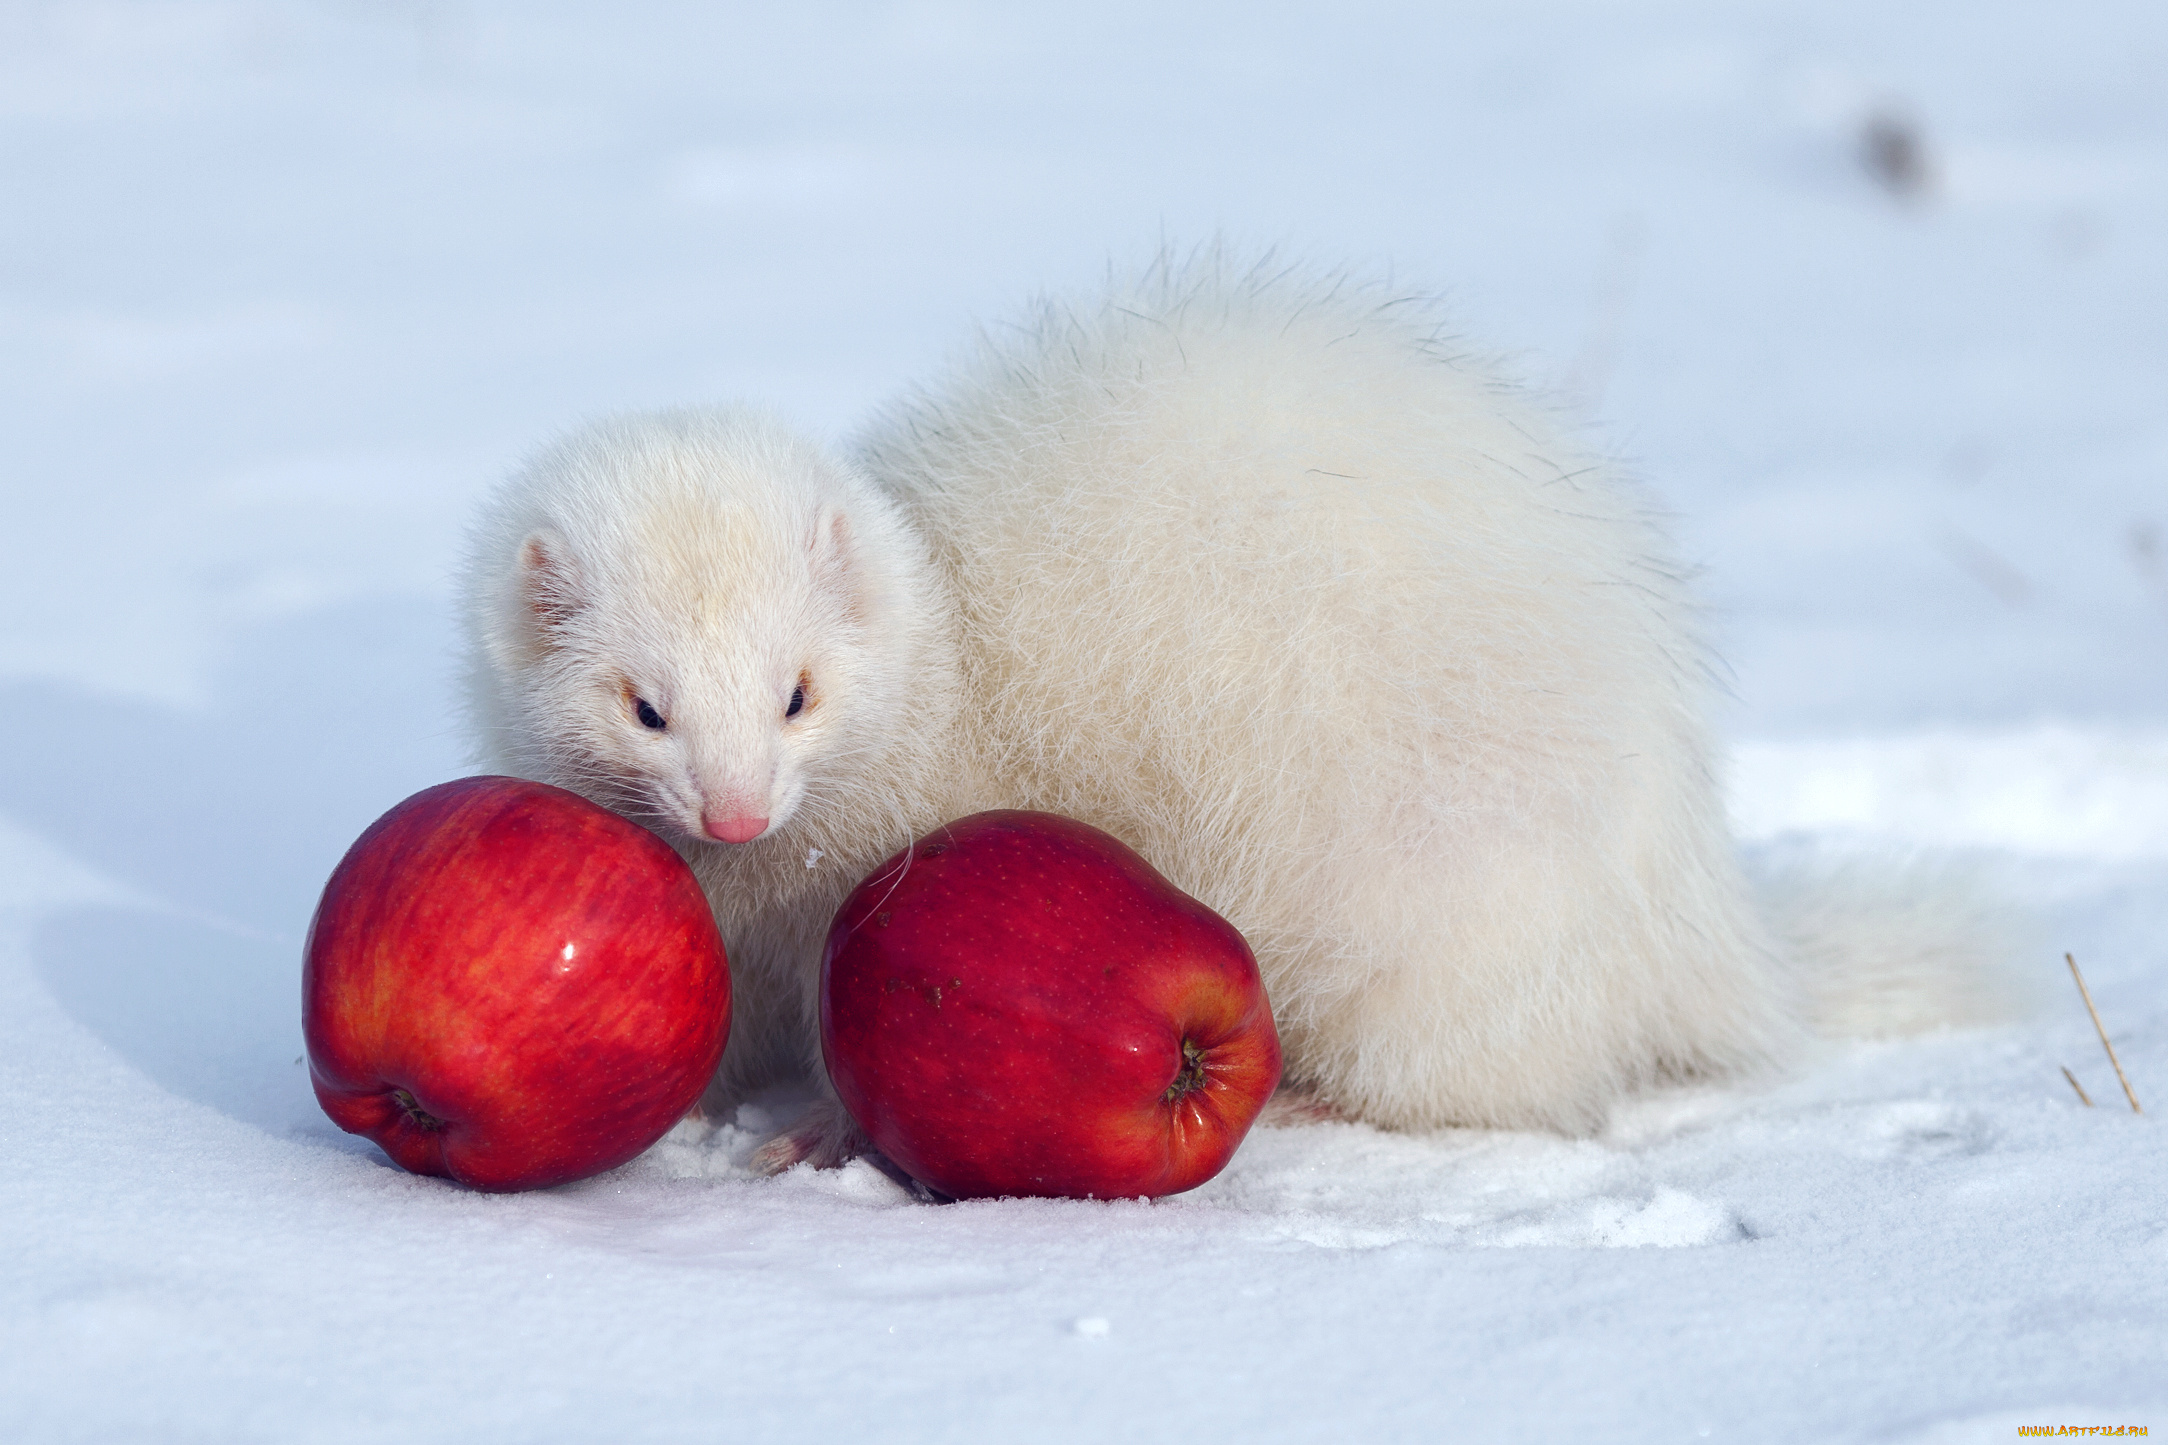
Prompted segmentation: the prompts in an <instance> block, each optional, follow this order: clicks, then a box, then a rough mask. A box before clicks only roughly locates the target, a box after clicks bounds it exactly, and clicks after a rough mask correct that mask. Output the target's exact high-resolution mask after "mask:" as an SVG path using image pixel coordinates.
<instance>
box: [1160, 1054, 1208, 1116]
mask: <svg viewBox="0 0 2168 1445" xmlns="http://www.w3.org/2000/svg"><path fill="white" fill-rule="evenodd" d="M1204 1076H1205V1067H1204V1050H1203V1049H1200V1048H1198V1047H1197V1043H1196V1041H1195V1040H1194V1039H1184V1040H1182V1068H1181V1071H1180V1072H1179V1073H1177V1074H1176V1075H1175V1076H1174V1082H1173V1083H1171V1084H1169V1085H1167V1092H1166V1093H1164V1094H1161V1095H1160V1096H1159V1102H1160V1103H1162V1104H1178V1103H1180V1102H1181V1101H1182V1098H1183V1096H1184V1095H1187V1094H1194V1093H1196V1092H1197V1091H1198V1090H1199V1089H1201V1088H1203V1087H1204Z"/></svg>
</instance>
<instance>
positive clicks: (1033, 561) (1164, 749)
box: [465, 256, 1985, 1132]
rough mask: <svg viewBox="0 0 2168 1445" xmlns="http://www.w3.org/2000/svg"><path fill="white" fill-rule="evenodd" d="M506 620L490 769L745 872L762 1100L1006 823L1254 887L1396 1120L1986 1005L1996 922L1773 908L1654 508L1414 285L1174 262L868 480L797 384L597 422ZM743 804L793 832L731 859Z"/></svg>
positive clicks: (1254, 911)
mask: <svg viewBox="0 0 2168 1445" xmlns="http://www.w3.org/2000/svg"><path fill="white" fill-rule="evenodd" d="M465 607H466V615H467V622H468V631H469V636H470V642H471V649H470V658H471V665H470V682H471V694H472V700H473V708H474V714H475V717H476V719H477V721H478V724H479V731H480V734H481V751H482V754H483V758H484V760H485V761H486V762H487V763H488V764H489V765H490V766H493V767H495V768H498V769H501V770H504V771H509V772H514V773H519V774H522V775H525V776H529V777H535V778H541V779H545V780H548V781H552V782H556V783H560V784H563V785H565V786H568V787H571V788H574V789H577V790H579V791H581V792H583V793H586V794H587V795H589V796H590V797H593V798H595V799H596V800H598V801H600V802H603V803H605V804H607V805H609V806H612V807H616V808H619V809H621V810H623V811H625V812H627V813H628V814H630V815H632V816H634V817H638V818H641V819H642V820H644V821H648V822H651V823H653V824H654V825H656V826H658V827H659V828H661V829H662V830H663V831H664V832H665V834H666V835H667V836H670V837H672V838H673V839H674V840H676V841H677V843H678V845H679V847H680V848H681V850H682V851H684V853H685V854H686V856H687V857H688V858H689V859H690V860H691V861H692V863H693V865H694V866H695V868H696V869H697V870H698V871H699V874H700V876H701V879H702V881H703V883H704V884H705V885H706V887H707V889H708V892H709V896H710V898H711V899H712V901H713V902H714V905H715V911H716V915H717V918H718V920H719V922H720V924H721V926H722V930H723V934H724V937H725V939H726V941H727V944H728V947H729V950H730V957H731V962H732V970H733V978H734V982H735V986H736V989H737V1022H736V1024H735V1025H734V1027H733V1034H732V1039H731V1042H730V1046H729V1050H728V1052H727V1054H726V1062H725V1066H724V1067H725V1075H724V1083H723V1087H724V1088H726V1089H742V1088H745V1087H748V1086H750V1085H752V1084H755V1083H757V1082H759V1081H761V1080H764V1079H767V1078H771V1077H774V1076H776V1075H778V1074H782V1073H790V1072H803V1071H809V1070H810V1071H812V1072H814V1073H816V1074H817V1072H818V1063H817V1060H818V1044H817V1040H816V1036H815V1026H814V1018H815V1015H814V1009H813V1003H814V998H815V990H816V987H817V973H818V966H819V959H820V944H821V940H822V938H823V936H824V934H825V930H826V927H827V923H828V919H829V917H830V915H831V914H832V912H833V911H834V909H835V907H836V906H837V904H838V903H839V902H840V900H841V899H842V897H843V895H844V894H845V893H846V892H848V891H849V889H850V888H851V887H852V886H853V884H855V883H856V881H857V880H858V879H859V878H861V877H862V876H864V874H865V873H867V872H868V871H869V870H870V869H871V868H872V867H873V866H875V864H877V863H878V862H879V860H880V859H881V858H883V857H884V856H886V855H887V854H889V853H890V852H892V851H894V850H896V849H897V848H899V847H901V846H902V845H903V844H904V843H905V842H906V841H908V840H909V839H910V838H912V837H913V836H916V835H918V834H922V833H924V832H925V831H927V830H928V829H930V828H931V827H933V826H934V825H936V824H938V823H940V822H943V821H945V820H947V819H949V818H952V817H955V816H957V815H959V814H962V813H965V812H970V811H973V810H975V809H978V808H983V807H993V806H1004V807H1027V808H1041V809H1047V810H1051V811H1054V812H1059V813H1066V814H1069V815H1072V816H1074V817H1078V818H1082V819H1085V820H1087V821H1089V822H1092V823H1095V824H1097V825H1099V826H1101V827H1103V828H1106V829H1108V830H1109V831H1111V832H1113V833H1114V834H1116V835H1117V836H1119V837H1121V838H1123V839H1125V840H1126V841H1128V842H1129V843H1131V844H1132V845H1134V846H1135V847H1137V848H1138V849H1139V850H1141V851H1142V852H1143V853H1144V855H1145V856H1146V857H1147V858H1149V859H1150V860H1151V861H1152V862H1153V863H1154V864H1155V865H1156V866H1157V867H1159V868H1160V869H1161V870H1162V871H1163V872H1165V873H1166V874H1167V875H1168V876H1169V877H1170V878H1171V879H1172V880H1173V881H1174V882H1175V883H1176V884H1178V885H1179V886H1180V887H1182V888H1183V889H1185V890H1187V891H1188V892H1190V893H1192V894H1194V895H1196V896H1197V897H1198V898H1200V899H1202V900H1203V901H1205V902H1206V903H1208V904H1209V905H1211V906H1212V907H1213V908H1215V909H1217V910H1218V911H1219V912H1221V913H1222V914H1224V915H1225V916H1226V917H1227V918H1228V919H1230V920H1231V921H1232V922H1233V923H1234V924H1235V925H1236V926H1237V927H1238V928H1240V929H1241V930H1242V932H1243V934H1244V935H1245V936H1247V937H1248V939H1249V940H1250V942H1251V944H1252V945H1253V947H1254V948H1255V950H1256V952H1257V956H1258V960H1259V962H1260V964H1261V965H1262V967H1263V970H1264V975H1265V979H1266V982H1267V984H1268V986H1269V989H1270V992H1271V998H1272V1004H1273V1010H1274V1014H1275V1017H1276V1018H1277V1020H1278V1023H1279V1027H1280V1031H1281V1037H1282V1039H1283V1042H1284V1044H1285V1047H1286V1056H1287V1061H1288V1078H1289V1081H1290V1083H1292V1084H1295V1085H1297V1086H1299V1087H1301V1088H1303V1089H1305V1090H1307V1091H1309V1092H1311V1093H1312V1094H1314V1095H1315V1096H1316V1097H1317V1098H1319V1099H1321V1100H1322V1101H1324V1102H1326V1103H1328V1104H1330V1105H1331V1106H1333V1107H1335V1108H1337V1109H1338V1110H1340V1111H1342V1112H1344V1113H1346V1114H1349V1115H1353V1116H1356V1117H1360V1118H1363V1119H1367V1120H1370V1121H1372V1122H1375V1123H1378V1124H1381V1125H1386V1126H1391V1127H1402V1128H1427V1127H1435V1126H1439V1125H1446V1124H1475V1125H1502V1126H1515V1127H1526V1126H1541V1127H1548V1128H1553V1129H1559V1130H1564V1131H1568V1132H1582V1131H1587V1130H1590V1129H1593V1128H1596V1127H1598V1126H1599V1125H1600V1124H1601V1122H1602V1119H1603V1117H1604V1115H1605V1113H1606V1111H1607V1109H1608V1107H1609V1105H1610V1104H1611V1103H1612V1101H1614V1100H1615V1099H1616V1098H1617V1097H1618V1096H1619V1095H1620V1094H1621V1093H1622V1092H1624V1091H1627V1090H1630V1089H1633V1088H1635V1087H1636V1086H1638V1085H1641V1084H1644V1083H1646V1082H1649V1081H1652V1080H1656V1079H1659V1078H1666V1077H1694V1076H1710V1075H1731V1074H1737V1073H1740V1072H1742V1071H1753V1070H1758V1069H1762V1068H1765V1067H1767V1066H1770V1065H1772V1064H1776V1063H1780V1062H1782V1061H1785V1060H1787V1059H1789V1058H1791V1057H1793V1056H1794V1055H1796V1053H1797V1052H1798V1051H1799V1049H1800V1048H1801V1046H1802V1045H1803V1043H1804V1042H1805V1041H1806V1039H1807V1038H1808V1037H1809V1036H1810V1034H1811V1033H1812V1032H1813V1030H1814V1029H1815V1028H1816V1027H1818V1026H1829V1027H1841V1028H1843V1029H1846V1030H1848V1031H1855V1032H1875V1031H1880V1030H1883V1029H1887V1028H1908V1027H1918V1026H1922V1025H1924V1024H1929V1023H1932V1022H1935V1021H1937V1020H1940V1019H1945V1018H1963V1017H1968V1016H1970V1015H1971V1014H1972V1013H1975V1012H1977V1010H1975V1009H1974V1008H1973V1006H1972V1005H1971V1004H1970V1003H1969V1002H1968V1000H1969V999H1970V998H1971V997H1972V996H1973V995H1975V994H1976V993H1978V992H1979V991H1980V988H1981V980H1982V979H1983V977H1984V976H1985V975H1984V973H1983V971H1982V970H1983V968H1984V967H1985V961H1984V960H1982V959H1981V958H1979V957H1977V956H1974V954H1971V953H1967V952H1966V950H1967V949H1970V948H1974V947H1975V946H1976V944H1977V940H1978V935H1977V934H1976V933H1975V934H1973V935H1971V937H1970V939H1969V941H1968V940H1957V939H1942V938H1937V937H1922V931H1921V930H1920V929H1918V928H1916V927H1915V928H1911V929H1909V930H1908V929H1907V928H1906V927H1905V926H1904V925H1905V924H1906V922H1907V916H1906V915H1905V909H1904V905H1901V904H1900V905H1898V906H1897V908H1896V913H1895V915H1893V914H1892V913H1891V912H1890V910H1888V909H1884V910H1882V911H1881V913H1880V914H1879V918H1880V923H1879V924H1878V925H1877V926H1876V928H1875V930H1874V931H1872V932H1870V931H1868V930H1867V929H1865V928H1864V927H1863V926H1859V925H1855V924H1854V923H1852V922H1850V921H1849V920H1848V918H1847V916H1844V915H1842V914H1841V913H1840V914H1839V915H1836V916H1832V917H1818V916H1817V909H1818V908H1820V907H1821V905H1820V904H1818V903H1817V902H1815V901H1814V900H1813V899H1812V898H1809V899H1807V900H1805V901H1799V902H1794V903H1792V904H1789V905H1787V906H1786V907H1784V908H1782V909H1780V910H1778V912H1777V913H1773V914H1765V912H1764V910H1763V908H1761V907H1759V906H1757V904H1756V903H1755V902H1754V900H1753V897H1752V895H1751V893H1750V890H1749V888H1748V886H1747V884H1746V882H1745V881H1744V879H1743V878H1742V876H1741V874H1740V870H1739V867H1738V865H1737V863H1736V861H1735V858H1734V853H1733V848H1732V843H1731V840H1730V838H1729V837H1728V835H1727V832H1726V827H1725V820H1724V814H1723V809H1722V806H1721V803H1720V800H1719V797H1718V789H1717V785H1716V782H1715V768H1714V764H1713V760H1712V745H1711V740H1710V737H1709V733H1708V727H1707V723H1706V721H1705V712H1706V702H1707V699H1708V695H1709V693H1710V690H1711V689H1710V683H1709V681H1708V679H1707V677H1706V676H1705V668H1704V660H1703V652H1702V649H1701V644H1700V642H1699V641H1698V639H1697V638H1696V636H1695V629H1694V625H1693V611H1692V605H1691V603H1690V601H1689V598H1688V595H1687V591H1686V589H1685V587H1684V586H1683V585H1682V582H1681V578H1680V573H1679V569H1678V568H1677V567H1676V566H1675V565H1674V564H1673V562H1672V561H1671V558H1670V549H1669V547H1668V545H1667V543H1666V541H1665V539H1664V538H1663V536H1662V535H1661V533H1660V531H1659V530H1658V528H1657V526H1656V525H1655V524H1654V523H1653V522H1652V520H1651V519H1650V517H1649V515H1648V512H1647V510H1646V505H1645V503H1644V501H1643V500H1642V498H1641V497H1640V496H1639V495H1638V493H1637V492H1636V491H1635V490H1634V489H1633V488H1632V487H1631V486H1630V485H1628V484H1627V483H1626V482H1624V481H1623V480H1622V479H1621V478H1620V477H1619V476H1618V475H1617V474H1616V472H1615V471H1614V470H1613V469H1612V468H1611V467H1610V466H1608V465H1606V464H1605V463H1604V461H1603V460H1601V459H1600V458H1598V457H1596V456H1594V455H1591V454H1590V453H1588V452H1586V451H1584V450H1583V449H1581V448H1580V447H1578V446H1576V445H1575V444H1574V443H1573V442H1572V441H1571V440H1570V439H1569V438H1568V436H1567V435H1566V434H1565V432H1564V430H1563V429H1562V428H1561V426H1560V425H1559V424H1558V423H1557V422H1556V421H1555V420H1554V418H1553V417H1551V416H1550V415H1548V414H1546V413H1545V412H1544V411H1543V410H1541V409H1540V408H1539V407H1537V406H1535V405H1532V404H1531V403H1530V402H1529V401H1528V400H1527V399H1526V398H1524V397H1523V396H1521V395H1520V394H1518V393H1517V392H1515V391H1514V390H1513V389H1512V388H1511V387H1509V386H1507V385H1505V384H1503V383H1502V382H1501V381H1500V380H1499V379H1498V378H1497V376H1496V375H1495V374H1494V373H1493V372H1492V371H1491V370H1490V369H1487V368H1486V367H1484V366H1482V365H1479V364H1477V363H1475V362H1473V361H1471V360H1469V359H1467V358H1464V357H1462V356H1460V355H1457V354H1455V353H1454V352H1452V351H1450V350H1448V349H1446V348H1445V347H1443V346H1442V345H1441V344H1440V343H1439V341H1438V340H1437V337H1436V333H1435V331H1434V330H1433V321H1432V319H1431V317H1430V315H1429V313H1428V311H1427V308H1425V307H1424V306H1422V305H1421V304H1418V303H1413V302H1406V301H1403V300H1401V299H1400V298H1397V297H1394V296H1392V295H1389V294H1387V293H1384V292H1381V291H1378V290H1374V289H1366V288H1364V287H1360V286H1355V285H1351V284H1345V283H1341V282H1336V281H1333V280H1330V279H1318V278H1316V277H1314V276H1307V275H1303V274H1301V273H1294V274H1288V273H1277V274H1275V273H1270V272H1265V271H1251V272H1241V273H1238V272H1235V271H1233V270H1231V269H1229V268H1228V267H1226V266H1225V265H1224V264H1223V263H1222V262H1221V261H1220V260H1218V259H1217V258H1216V257H1210V256H1207V257H1205V258H1203V259H1202V260H1200V261H1197V262H1195V263H1192V264H1190V265H1187V266H1176V265H1166V264H1162V265H1159V266H1156V267H1154V268H1152V269H1150V270H1149V271H1147V272H1146V273H1145V274H1144V275H1142V276H1141V277H1139V278H1137V279H1134V280H1132V281H1129V282H1124V283H1117V284H1113V285H1110V286H1109V288H1108V289H1107V290H1106V291H1105V292H1104V293H1103V294H1101V295H1099V296H1098V297H1096V298H1093V299H1091V300H1088V301H1085V302H1083V303H1080V304H1075V305H1057V304H1046V305H1044V306H1042V307H1041V308H1039V309H1038V310H1037V311H1036V312H1034V313H1033V314H1031V315H1030V316H1029V317H1028V318H1027V319H1026V320H1025V322H1024V324H1023V325H1022V326H1021V327H1019V328H1017V329H1015V330H1013V331H1010V332H1003V333H999V334H997V335H993V336H989V337H986V338H984V339H982V340H981V341H980V343H979V344H978V345H977V347H976V348H975V350H973V351H972V352H971V353H970V354H969V355H968V356H967V357H966V358H965V359H964V360H963V361H962V362H961V363H960V364H959V365H958V366H957V367H956V368H955V369H954V370H953V371H952V372H951V373H950V374H949V375H948V376H947V377H946V379H944V380H943V381H942V382H940V383H939V384H938V385H937V386H935V387H934V388H932V389H931V390H928V391H925V392H922V393H920V394H918V395H915V396H913V397H911V398H910V399H908V400H906V401H904V402H903V403H902V404H900V405H898V406H896V407H894V408H892V409H891V410H890V411H889V412H888V413H887V414H886V415H885V417H884V418H883V419H882V420H881V421H880V422H879V423H878V424H877V425H876V426H875V427H874V429H873V430H872V432H871V434H870V435H869V436H867V437H866V438H865V439H864V440H863V442H862V444H861V445H860V447H859V448H858V450H857V453H856V455H855V457H853V458H849V459H846V458H842V457H837V456H833V455H828V454H825V453H824V452H823V451H821V450H820V449H818V448H816V447H815V446H813V445H811V444H809V443H807V442H804V441H801V440H799V439H797V438H796V437H794V436H793V435H792V434H791V433H789V432H788V431H787V430H785V429H784V428H783V427H782V426H781V425H780V424H779V423H777V422H776V421H774V420H772V419H771V418H768V417H766V416H764V415H761V414H757V413H752V412H746V411H732V410H718V411H694V412H670V413H664V414H659V415H652V416H644V417H632V418H626V419H621V420H617V421H613V422H609V423H605V424H603V425H600V426H597V427H593V428H591V429H589V430H587V431H585V432H582V433H580V434H578V435H576V436H574V437H573V438H571V439H570V440H568V441H565V442H563V443H561V444H559V445H558V446H557V447H556V448H554V449H553V450H551V451H548V452H546V453H544V454H543V455H542V456H541V457H539V458H538V459H537V460H536V461H534V462H533V463H532V464H531V465H530V466H528V467H527V468H526V469H525V470H524V471H523V472H522V473H520V474H519V475H518V476H517V477H515V478H514V479H513V480H512V481H511V482H510V483H509V484H508V485H507V486H506V487H505V488H504V489H503V490H502V491H501V492H500V494H499V495H498V497H497V498H496V500H495V502H494V503H493V505H492V506H491V507H490V509H489V511H488V513H487V515H486V516H485V518H484V520H483V522H482V524H481V526H480V527H479V528H478V529H477V532H476V536H475V544H474V549H473V554H472V558H471V561H470V565H469V568H468V573H467V578H466V596H465ZM801 682H807V683H809V684H810V692H809V693H808V695H807V696H808V698H809V701H808V703H807V705H806V706H805V707H804V709H803V710H802V711H801V712H800V713H798V714H797V715H796V716H794V717H786V711H787V708H788V705H789V699H790V696H791V694H792V691H793V689H794V687H797V686H799V685H800V684H801ZM639 699H644V700H645V701H647V702H648V703H649V704H651V705H652V707H653V708H654V709H655V710H656V712H658V713H659V714H660V715H661V716H662V717H663V718H664V719H666V720H667V726H666V727H665V728H664V729H662V730H660V731H657V730H655V729H653V728H652V727H644V726H642V724H641V722H640V720H639V718H638V717H637V716H636V713H635V708H636V700H639ZM717 810H720V811H721V812H722V813H723V814H725V815H728V816H739V815H743V816H765V817H767V818H769V819H770V825H769V828H768V831H767V832H766V833H765V834H763V835H762V836H761V837H759V838H758V839H756V840H755V841H753V842H750V843H746V844H739V845H728V844H723V843H717V842H711V841H705V840H704V835H703V831H702V829H703V823H702V819H703V816H713V815H714V814H715V812H716V811H717ZM816 850H817V852H816ZM1825 911H1826V910H1825ZM1912 916H1914V917H1924V918H1928V919H1930V920H1938V919H1939V917H1940V915H1938V914H1935V913H1934V912H1933V910H1932V907H1930V908H1929V909H1928V911H1927V912H1925V913H1921V912H1920V911H1919V910H1917V909H1915V910H1914V911H1913V915H1912ZM1772 920H1774V921H1772ZM1888 939H1901V940H1909V941H1905V942H1900V943H1897V944H1894V945H1888V946H1882V945H1880V944H1878V942H1877V940H1888Z"/></svg>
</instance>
